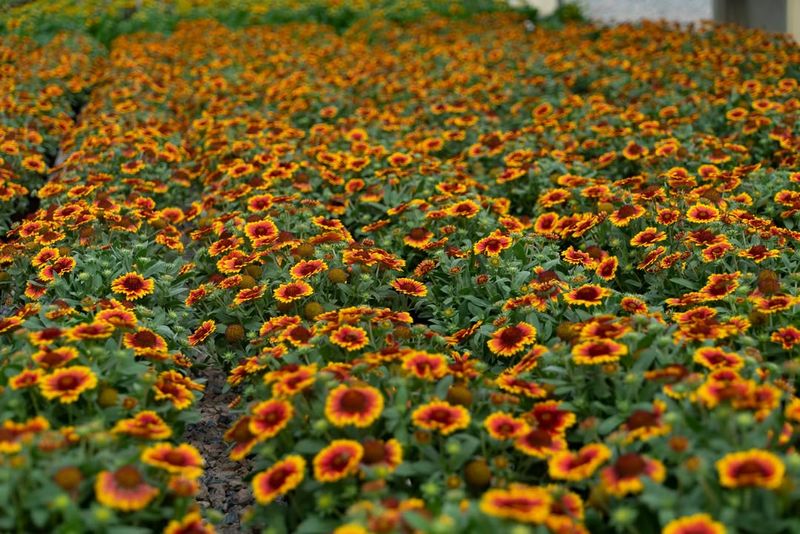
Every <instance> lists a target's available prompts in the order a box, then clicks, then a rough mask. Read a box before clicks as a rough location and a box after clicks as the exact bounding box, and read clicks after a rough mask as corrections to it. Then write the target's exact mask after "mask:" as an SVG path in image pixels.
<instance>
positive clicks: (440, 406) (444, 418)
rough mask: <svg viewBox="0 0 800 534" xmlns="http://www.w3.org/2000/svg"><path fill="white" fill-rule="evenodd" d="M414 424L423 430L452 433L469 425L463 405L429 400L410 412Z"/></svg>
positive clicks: (468, 417)
mask: <svg viewBox="0 0 800 534" xmlns="http://www.w3.org/2000/svg"><path fill="white" fill-rule="evenodd" d="M411 419H412V421H413V422H414V424H415V425H416V426H418V427H420V428H424V429H425V430H434V431H437V432H440V433H441V434H444V435H447V434H452V433H453V432H455V431H456V430H463V429H465V428H467V427H468V426H469V422H470V416H469V411H468V410H467V409H466V408H464V407H463V406H456V405H452V404H450V403H449V402H446V401H431V402H429V403H427V404H423V405H422V406H420V407H418V408H417V409H416V410H414V412H413V413H412V414H411Z"/></svg>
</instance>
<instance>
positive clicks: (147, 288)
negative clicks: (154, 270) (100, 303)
mask: <svg viewBox="0 0 800 534" xmlns="http://www.w3.org/2000/svg"><path fill="white" fill-rule="evenodd" d="M154 287H155V283H154V282H153V280H152V279H150V278H145V277H143V276H142V275H140V274H139V273H137V272H130V273H126V274H123V275H122V276H120V277H119V278H117V279H115V280H114V281H113V282H112V283H111V290H112V291H113V292H114V293H120V294H122V295H125V298H126V299H128V300H136V299H140V298H142V297H146V296H147V295H150V294H152V293H153V289H154Z"/></svg>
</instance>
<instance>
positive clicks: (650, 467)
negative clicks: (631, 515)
mask: <svg viewBox="0 0 800 534" xmlns="http://www.w3.org/2000/svg"><path fill="white" fill-rule="evenodd" d="M665 477H666V469H664V464H662V463H661V462H659V461H658V460H654V459H652V458H648V457H647V456H643V455H641V454H636V453H626V454H623V455H621V456H620V457H619V458H617V461H616V462H614V464H613V465H612V466H610V467H606V468H605V469H603V470H602V471H600V480H601V482H602V484H603V488H604V489H605V491H606V492H607V493H609V494H611V495H614V496H615V497H624V496H625V495H629V494H631V493H639V492H641V491H642V490H643V489H644V482H643V481H642V479H644V478H649V479H650V480H652V481H653V482H663V481H664V478H665Z"/></svg>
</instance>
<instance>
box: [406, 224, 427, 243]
mask: <svg viewBox="0 0 800 534" xmlns="http://www.w3.org/2000/svg"><path fill="white" fill-rule="evenodd" d="M408 236H409V237H410V238H411V239H413V240H414V241H419V240H422V239H426V238H427V237H428V231H427V230H426V229H425V228H419V227H418V228H413V229H412V230H411V231H410V232H409V233H408Z"/></svg>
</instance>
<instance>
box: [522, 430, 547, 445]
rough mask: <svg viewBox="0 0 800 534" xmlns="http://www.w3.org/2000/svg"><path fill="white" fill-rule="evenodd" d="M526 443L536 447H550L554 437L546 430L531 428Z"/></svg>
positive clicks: (526, 436)
mask: <svg viewBox="0 0 800 534" xmlns="http://www.w3.org/2000/svg"><path fill="white" fill-rule="evenodd" d="M524 439H525V443H526V444H527V445H530V446H531V447H535V448H542V447H549V446H550V445H552V444H553V437H552V436H551V435H550V434H549V433H547V432H546V431H544V430H541V429H538V428H537V429H535V430H531V431H530V432H528V433H527V434H526V435H525V438H524Z"/></svg>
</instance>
